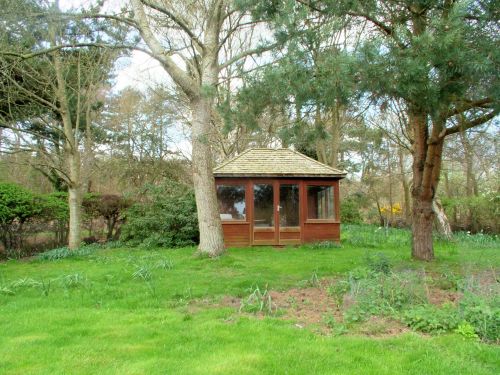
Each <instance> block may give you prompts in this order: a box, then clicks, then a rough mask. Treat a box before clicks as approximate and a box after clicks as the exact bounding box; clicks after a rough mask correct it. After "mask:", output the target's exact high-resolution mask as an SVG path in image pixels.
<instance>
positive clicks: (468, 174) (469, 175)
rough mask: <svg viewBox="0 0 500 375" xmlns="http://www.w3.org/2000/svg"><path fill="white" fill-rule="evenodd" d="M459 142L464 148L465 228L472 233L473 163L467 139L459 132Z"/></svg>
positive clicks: (474, 182) (475, 220)
mask: <svg viewBox="0 0 500 375" xmlns="http://www.w3.org/2000/svg"><path fill="white" fill-rule="evenodd" d="M460 141H461V143H462V146H463V148H464V162H465V178H466V185H465V195H466V196H467V198H469V201H468V202H467V206H468V207H467V215H466V217H465V227H466V228H467V229H468V230H471V231H473V232H475V231H477V227H478V225H477V219H476V217H475V213H474V210H473V209H472V208H471V202H470V200H471V198H472V197H474V196H476V195H477V194H476V193H477V183H476V178H475V176H474V163H473V158H472V150H471V145H470V143H469V141H468V140H467V137H466V136H465V133H464V132H460Z"/></svg>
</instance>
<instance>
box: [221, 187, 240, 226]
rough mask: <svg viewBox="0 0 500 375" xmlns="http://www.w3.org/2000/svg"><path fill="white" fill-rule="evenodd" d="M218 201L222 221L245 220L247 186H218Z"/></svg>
mask: <svg viewBox="0 0 500 375" xmlns="http://www.w3.org/2000/svg"><path fill="white" fill-rule="evenodd" d="M217 199H218V200H219V212H220V218H221V219H222V220H245V218H246V207H245V186H243V185H218V186H217Z"/></svg>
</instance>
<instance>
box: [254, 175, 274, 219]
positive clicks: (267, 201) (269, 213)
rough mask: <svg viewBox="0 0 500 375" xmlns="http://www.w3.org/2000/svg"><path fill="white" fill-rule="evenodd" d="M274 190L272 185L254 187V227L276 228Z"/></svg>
mask: <svg viewBox="0 0 500 375" xmlns="http://www.w3.org/2000/svg"><path fill="white" fill-rule="evenodd" d="M273 203H274V189H273V185H270V184H256V185H254V186H253V207H254V225H255V226H256V227H274V209H273Z"/></svg>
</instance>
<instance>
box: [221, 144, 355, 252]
mask: <svg viewBox="0 0 500 375" xmlns="http://www.w3.org/2000/svg"><path fill="white" fill-rule="evenodd" d="M345 175H346V173H345V172H343V171H340V170H337V169H334V168H332V167H329V166H328V165H325V164H323V163H320V162H318V161H316V160H314V159H311V158H309V157H307V156H305V155H303V154H301V153H299V152H296V151H293V150H289V149H261V148H253V149H249V150H246V151H244V152H243V153H241V154H240V155H238V156H236V157H235V158H233V159H231V160H229V161H227V162H225V163H223V164H222V165H220V166H218V167H217V168H215V169H214V176H215V184H216V188H217V198H218V201H219V209H220V217H221V219H222V227H223V230H224V241H225V244H226V246H250V245H273V246H281V245H295V244H301V243H306V242H315V241H339V240H340V202H339V181H340V179H342V178H344V177H345Z"/></svg>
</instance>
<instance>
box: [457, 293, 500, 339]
mask: <svg viewBox="0 0 500 375" xmlns="http://www.w3.org/2000/svg"><path fill="white" fill-rule="evenodd" d="M459 312H460V314H461V317H462V319H463V320H464V321H465V322H467V323H470V324H471V325H472V326H473V327H474V330H475V333H476V334H477V335H478V336H479V337H480V338H481V339H482V340H485V341H490V342H497V343H498V342H499V341H500V297H499V296H498V295H497V296H495V297H493V298H484V297H481V296H478V295H475V294H472V293H466V294H465V295H464V298H463V299H462V301H460V305H459Z"/></svg>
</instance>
